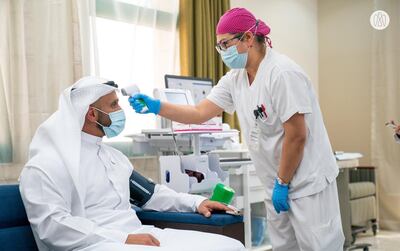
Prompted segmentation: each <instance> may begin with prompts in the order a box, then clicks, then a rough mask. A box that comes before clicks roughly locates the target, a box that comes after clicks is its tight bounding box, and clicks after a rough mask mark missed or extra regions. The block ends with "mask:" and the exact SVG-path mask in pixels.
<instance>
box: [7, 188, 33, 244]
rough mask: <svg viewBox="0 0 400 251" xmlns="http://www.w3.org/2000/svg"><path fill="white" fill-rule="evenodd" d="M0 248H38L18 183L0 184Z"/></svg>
mask: <svg viewBox="0 0 400 251" xmlns="http://www.w3.org/2000/svg"><path fill="white" fill-rule="evenodd" d="M0 250H1V251H33V250H38V248H37V246H36V242H35V239H34V237H33V233H32V230H31V226H30V225H29V221H28V218H27V217H26V212H25V207H24V204H23V203H22V199H21V195H20V193H19V188H18V185H0Z"/></svg>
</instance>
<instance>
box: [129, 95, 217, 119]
mask: <svg viewBox="0 0 400 251" xmlns="http://www.w3.org/2000/svg"><path fill="white" fill-rule="evenodd" d="M139 100H143V101H144V103H145V104H146V106H147V109H148V111H147V112H145V113H149V112H150V113H154V114H158V115H160V116H162V117H165V118H167V119H170V120H173V121H177V122H180V123H184V124H201V123H203V122H205V121H207V120H209V119H211V118H213V117H215V116H217V115H219V114H221V113H222V112H223V109H222V108H221V107H219V106H217V105H216V104H214V103H213V102H211V101H209V100H208V99H204V100H203V101H201V102H200V103H199V104H198V105H196V106H191V105H175V104H172V103H168V102H161V101H160V100H157V99H153V98H151V97H149V96H147V95H144V94H137V95H135V96H133V97H130V98H129V102H130V104H131V106H132V107H133V109H135V111H136V112H137V113H142V112H141V111H142V109H143V108H144V104H143V103H142V102H140V101H139Z"/></svg>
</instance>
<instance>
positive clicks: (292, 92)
mask: <svg viewBox="0 0 400 251" xmlns="http://www.w3.org/2000/svg"><path fill="white" fill-rule="evenodd" d="M310 88H312V87H311V86H310V85H309V82H308V79H307V77H306V76H304V74H302V73H301V72H296V71H285V72H281V73H279V75H278V76H277V77H276V79H275V80H274V81H272V84H271V98H272V107H273V109H274V111H275V112H276V113H277V114H278V116H279V118H280V120H281V122H282V123H285V122H286V121H287V120H288V119H290V118H291V117H292V116H293V115H294V114H296V113H300V114H306V113H312V104H311V97H310V95H311V93H312V92H311V90H310Z"/></svg>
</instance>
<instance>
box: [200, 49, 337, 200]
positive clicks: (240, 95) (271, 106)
mask: <svg viewBox="0 0 400 251" xmlns="http://www.w3.org/2000/svg"><path fill="white" fill-rule="evenodd" d="M207 99H209V100H210V101H211V102H213V103H214V104H216V105H218V106H219V107H221V108H222V109H224V110H225V111H226V112H228V113H231V114H232V113H233V112H234V111H236V112H237V115H238V118H239V122H240V127H241V130H242V133H243V135H244V139H245V140H246V143H247V145H248V146H249V152H250V155H251V158H252V160H253V162H254V165H255V167H256V170H257V175H258V177H259V178H260V180H261V181H262V182H263V184H264V185H265V188H266V192H267V198H268V199H270V198H271V197H272V189H273V186H274V179H275V178H276V177H277V173H278V169H279V162H280V159H281V152H282V142H283V138H284V129H283V123H285V122H286V121H287V120H288V119H289V118H291V117H292V116H293V115H294V114H296V113H300V114H305V116H304V117H305V121H306V125H307V129H308V134H307V140H306V144H305V148H304V155H303V159H302V161H301V163H300V166H299V167H298V169H297V171H296V173H295V175H294V177H293V179H292V181H291V185H290V190H289V198H290V199H295V198H300V197H304V196H308V195H312V194H315V193H318V192H320V191H322V190H323V189H324V188H325V187H326V186H327V185H328V184H329V183H331V182H332V181H334V180H335V178H336V176H337V175H338V172H339V169H338V166H337V164H336V161H335V158H334V155H333V152H332V148H331V144H330V142H329V138H328V134H327V132H326V129H325V126H324V123H323V119H322V114H321V110H320V107H319V104H318V101H317V97H316V95H315V92H314V90H313V87H312V84H311V81H310V79H309V78H308V77H307V75H306V74H305V73H304V71H303V70H302V69H301V68H300V67H299V66H298V65H297V64H296V63H295V62H293V61H292V60H291V59H289V58H288V57H286V56H284V55H282V54H279V53H278V52H276V51H274V50H273V49H270V50H269V51H268V52H267V55H266V57H265V58H264V59H263V60H262V62H261V63H260V66H259V68H258V71H257V74H256V76H255V79H254V81H253V83H252V84H251V85H249V80H248V76H247V72H246V70H245V69H233V70H231V71H229V72H228V73H227V74H226V75H225V76H224V77H222V78H221V79H220V81H219V82H218V84H217V85H216V86H215V87H214V88H213V90H212V92H211V93H210V95H209V96H208V97H207ZM261 105H263V106H264V107H265V113H266V114H265V115H266V116H264V118H263V119H260V118H258V119H257V121H256V118H255V115H254V110H255V109H257V106H259V107H260V106H261ZM256 123H257V125H258V128H259V130H258V131H259V133H258V134H257V137H251V134H252V135H254V133H252V131H253V132H254V131H257V130H254V128H255V124H256ZM251 138H257V139H258V140H255V141H254V140H251ZM257 141H258V143H257ZM255 145H259V147H255ZM257 148H258V149H257Z"/></svg>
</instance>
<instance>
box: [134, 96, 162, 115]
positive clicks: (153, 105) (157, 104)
mask: <svg viewBox="0 0 400 251" xmlns="http://www.w3.org/2000/svg"><path fill="white" fill-rule="evenodd" d="M128 100H129V103H130V104H131V106H132V108H133V109H134V110H135V112H137V113H142V114H147V113H154V114H158V113H159V112H160V109H161V101H160V100H159V99H153V98H151V97H149V96H147V95H144V94H141V93H139V94H136V95H134V96H133V97H129V99H128ZM143 103H144V104H143ZM146 106H147V108H148V109H147V110H146V111H143V108H145V107H146Z"/></svg>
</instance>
